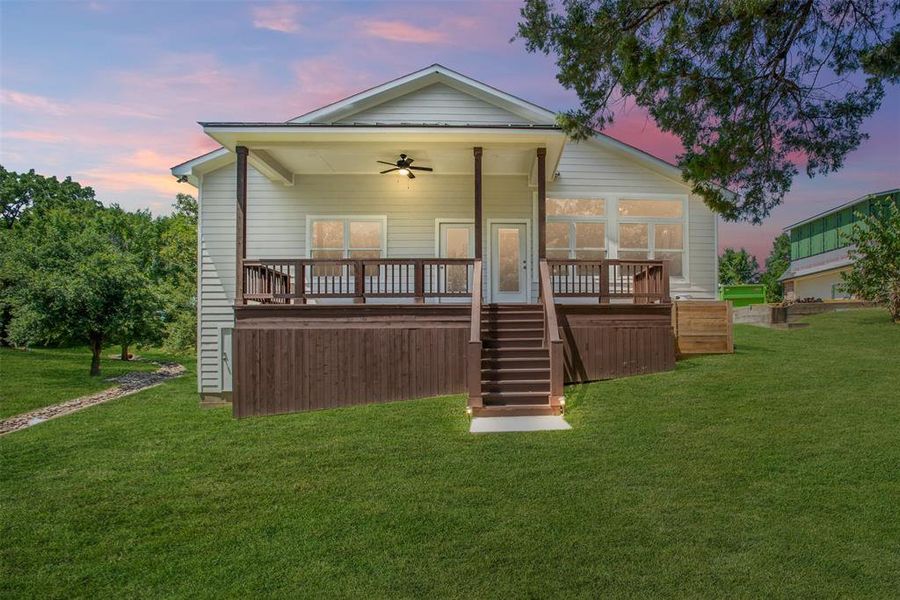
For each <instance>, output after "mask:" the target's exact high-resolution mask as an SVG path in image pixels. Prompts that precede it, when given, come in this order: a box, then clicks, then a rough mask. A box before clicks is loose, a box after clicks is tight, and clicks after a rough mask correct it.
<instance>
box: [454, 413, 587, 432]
mask: <svg viewBox="0 0 900 600" xmlns="http://www.w3.org/2000/svg"><path fill="white" fill-rule="evenodd" d="M563 429H572V426H571V425H569V424H568V423H566V420H565V419H563V418H562V417H559V416H552V415H548V416H535V417H472V425H471V427H469V433H505V432H511V431H559V430H563Z"/></svg>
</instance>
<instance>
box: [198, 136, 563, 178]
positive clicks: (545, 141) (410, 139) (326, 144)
mask: <svg viewBox="0 0 900 600" xmlns="http://www.w3.org/2000/svg"><path fill="white" fill-rule="evenodd" d="M361 129H365V131H362V130H361ZM205 131H206V133H207V134H209V135H210V136H211V137H212V138H213V139H215V140H216V141H218V142H220V143H221V144H222V145H223V146H225V147H226V148H229V149H231V150H233V149H234V148H235V147H236V146H247V147H248V148H249V149H250V156H251V161H252V162H253V164H254V166H256V167H257V168H259V169H260V171H262V172H263V173H264V174H265V175H266V176H268V177H269V178H270V179H272V180H273V181H280V182H281V183H285V184H290V183H291V182H292V181H293V175H314V174H329V175H331V174H345V175H374V174H378V172H379V171H382V170H384V169H387V168H389V167H388V166H387V165H381V164H379V163H377V162H376V161H379V160H383V161H385V162H394V161H396V160H397V158H398V157H399V155H400V154H401V153H403V154H406V155H407V156H410V157H412V158H413V159H415V163H414V164H415V165H416V166H421V167H431V168H433V169H434V173H433V174H429V173H420V174H419V176H423V177H427V176H441V175H469V174H473V173H474V160H473V155H472V148H473V147H475V146H480V147H482V148H483V149H484V158H483V173H484V175H528V176H529V180H530V182H531V183H532V184H534V183H535V182H536V178H537V160H536V150H537V148H539V147H544V148H547V180H548V181H550V180H552V179H553V176H554V174H555V173H556V170H557V166H558V164H559V159H560V156H561V155H562V149H563V146H564V145H565V141H566V136H565V134H563V133H562V132H561V131H559V130H557V129H552V128H551V129H486V128H485V129H482V128H479V129H474V128H473V129H468V128H467V129H463V128H448V129H441V128H422V129H418V128H376V127H372V128H360V129H354V130H352V131H348V130H347V129H329V128H321V130H320V128H313V127H310V128H303V129H299V128H297V129H294V128H287V129H285V130H277V129H274V128H262V129H255V128H231V127H225V128H223V127H206V128H205Z"/></svg>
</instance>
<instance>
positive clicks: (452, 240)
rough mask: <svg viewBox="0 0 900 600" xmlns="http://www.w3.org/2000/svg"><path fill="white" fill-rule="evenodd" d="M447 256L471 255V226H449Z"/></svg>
mask: <svg viewBox="0 0 900 600" xmlns="http://www.w3.org/2000/svg"><path fill="white" fill-rule="evenodd" d="M445 254H446V255H447V258H468V257H469V228H468V227H448V228H447V246H446V250H445Z"/></svg>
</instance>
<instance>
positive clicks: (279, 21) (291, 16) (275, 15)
mask: <svg viewBox="0 0 900 600" xmlns="http://www.w3.org/2000/svg"><path fill="white" fill-rule="evenodd" d="M252 13H253V26H254V27H256V28H257V29H269V30H271V31H280V32H281V33H296V32H297V31H299V30H300V23H299V22H298V21H297V17H298V16H299V15H300V7H299V6H297V5H296V4H272V5H266V6H254V7H253V9H252Z"/></svg>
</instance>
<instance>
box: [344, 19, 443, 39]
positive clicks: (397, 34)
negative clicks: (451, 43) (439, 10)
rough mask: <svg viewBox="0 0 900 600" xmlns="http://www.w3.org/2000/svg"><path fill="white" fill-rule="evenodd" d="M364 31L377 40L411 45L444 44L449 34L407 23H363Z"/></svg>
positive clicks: (377, 21)
mask: <svg viewBox="0 0 900 600" xmlns="http://www.w3.org/2000/svg"><path fill="white" fill-rule="evenodd" d="M361 28H362V30H363V31H364V32H365V33H366V34H368V35H370V36H372V37H376V38H380V39H383V40H388V41H391V42H406V43H410V44H443V43H446V42H447V34H446V33H444V31H441V30H439V29H426V28H424V27H418V26H416V25H412V24H410V23H407V22H405V21H380V20H375V21H363V22H362V23H361Z"/></svg>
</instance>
